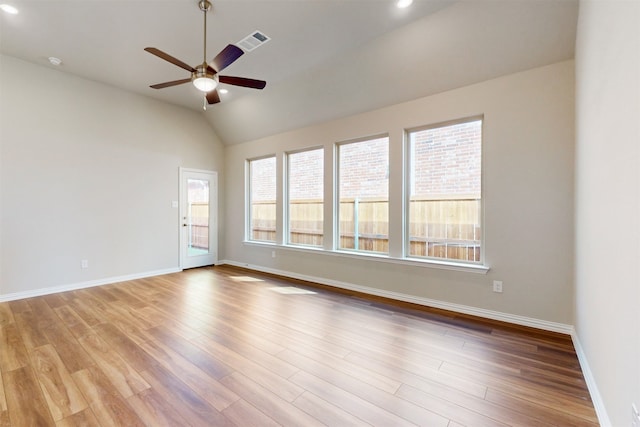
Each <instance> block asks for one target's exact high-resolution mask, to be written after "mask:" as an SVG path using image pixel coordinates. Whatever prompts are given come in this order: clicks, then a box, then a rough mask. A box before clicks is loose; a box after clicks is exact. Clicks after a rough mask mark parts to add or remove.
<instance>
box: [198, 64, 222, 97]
mask: <svg viewBox="0 0 640 427" xmlns="http://www.w3.org/2000/svg"><path fill="white" fill-rule="evenodd" d="M191 83H193V85H194V86H195V87H196V89H198V90H199V91H202V92H211V91H212V90H214V89H215V88H216V87H217V86H218V75H217V74H213V73H211V72H209V71H208V70H207V64H206V63H205V64H202V65H198V66H197V67H196V71H194V72H193V73H191Z"/></svg>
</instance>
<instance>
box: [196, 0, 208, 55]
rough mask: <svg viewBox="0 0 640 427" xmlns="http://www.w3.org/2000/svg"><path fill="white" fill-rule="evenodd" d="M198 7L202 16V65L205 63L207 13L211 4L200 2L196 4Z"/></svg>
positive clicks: (204, 1)
mask: <svg viewBox="0 0 640 427" xmlns="http://www.w3.org/2000/svg"><path fill="white" fill-rule="evenodd" d="M198 7H199V8H200V10H201V11H202V13H203V14H204V43H203V46H204V48H203V52H204V53H203V55H202V58H203V60H202V61H203V64H206V63H207V12H209V11H210V10H211V2H210V1H209V0H200V1H199V2H198Z"/></svg>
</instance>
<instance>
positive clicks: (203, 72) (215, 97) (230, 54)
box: [144, 0, 267, 110]
mask: <svg viewBox="0 0 640 427" xmlns="http://www.w3.org/2000/svg"><path fill="white" fill-rule="evenodd" d="M198 7H199V8H200V10H201V11H202V12H203V13H204V60H203V62H202V64H200V65H196V66H195V67H192V66H190V65H189V64H186V63H184V62H182V61H180V60H179V59H177V58H174V57H173V56H171V55H169V54H168V53H165V52H163V51H161V50H160V49H156V48H155V47H146V48H144V50H146V51H147V52H149V53H150V54H152V55H155V56H157V57H158V58H162V59H164V60H165V61H168V62H171V63H172V64H174V65H177V66H178V67H180V68H183V69H185V70H187V71H189V72H191V77H189V78H187V79H181V80H174V81H171V82H165V83H158V84H155V85H151V86H150V87H151V88H153V89H163V88H165V87H170V86H177V85H181V84H184V83H189V82H191V83H192V84H193V85H194V86H195V87H196V88H197V89H198V90H200V91H202V92H204V94H205V98H206V103H208V104H217V103H218V102H220V95H219V94H218V91H217V89H216V87H217V86H218V83H225V84H230V85H235V86H242V87H249V88H253V89H264V87H265V86H266V85H267V82H265V81H263V80H255V79H248V78H246V77H233V76H221V75H219V74H218V73H219V72H220V71H222V70H224V69H225V68H227V67H228V66H229V65H231V64H232V63H234V62H235V61H236V60H237V59H238V58H240V57H241V56H242V55H243V54H244V51H243V50H242V49H240V48H239V47H238V46H235V45H232V44H229V45H227V47H225V48H224V49H222V51H221V52H220V53H218V55H216V57H215V58H213V60H212V61H211V62H210V63H207V12H208V11H209V10H210V9H211V2H209V0H200V1H199V2H198ZM206 103H205V104H204V106H203V108H204V109H205V110H206V106H207V104H206Z"/></svg>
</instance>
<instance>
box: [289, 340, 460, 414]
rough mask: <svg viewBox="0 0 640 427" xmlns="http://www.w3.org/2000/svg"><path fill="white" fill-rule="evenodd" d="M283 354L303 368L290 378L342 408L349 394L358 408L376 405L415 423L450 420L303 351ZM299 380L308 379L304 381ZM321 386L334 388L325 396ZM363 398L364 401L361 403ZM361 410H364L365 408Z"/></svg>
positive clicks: (326, 388) (325, 390) (328, 388)
mask: <svg viewBox="0 0 640 427" xmlns="http://www.w3.org/2000/svg"><path fill="white" fill-rule="evenodd" d="M280 356H281V357H282V358H283V359H285V360H288V361H289V362H290V363H293V364H295V365H297V366H298V367H299V368H300V373H301V375H300V376H298V375H297V374H296V375H295V376H293V377H292V378H291V381H293V382H295V383H296V384H298V385H299V386H301V387H303V388H305V389H306V390H310V391H312V390H311V389H310V388H309V387H310V385H312V386H314V387H315V390H316V391H315V392H314V393H315V394H316V395H318V396H320V397H322V398H323V399H324V400H327V401H329V402H331V403H333V404H334V405H337V406H339V407H342V406H340V405H341V404H342V401H341V399H342V398H344V397H345V396H346V397H347V400H349V399H351V400H352V401H354V402H357V407H359V408H362V407H366V406H369V405H374V406H376V407H377V408H378V409H379V410H381V411H383V412H382V413H383V414H391V415H392V416H395V417H397V418H400V419H403V420H406V421H407V422H411V423H413V424H415V425H430V426H441V425H446V423H447V421H448V420H447V419H445V418H444V417H442V416H439V415H437V414H435V413H433V412H430V411H427V410H425V409H423V408H422V407H420V406H418V405H415V404H413V403H411V402H407V401H406V400H403V399H400V398H398V397H397V396H395V395H394V394H393V393H389V392H386V391H384V390H380V389H379V388H377V387H375V386H373V385H371V384H369V383H367V382H365V381H362V380H361V379H358V378H355V377H352V376H350V375H348V374H346V373H345V372H343V371H340V370H337V369H334V368H333V367H332V366H331V365H326V364H323V363H320V362H319V361H317V360H314V359H311V358H309V357H307V356H304V355H302V354H300V353H297V352H292V351H289V350H286V351H283V352H282V353H280ZM313 380H315V382H314V381H313ZM300 381H306V382H303V383H302V384H301V383H300ZM322 387H324V391H323V392H328V390H333V392H332V393H329V394H326V395H322V394H320V393H321V392H320V391H318V389H319V388H322ZM395 391H396V390H394V392H395ZM312 392H313V391H312ZM362 401H364V402H365V403H361V402H362ZM362 410H363V411H364V409H362ZM356 415H357V414H356ZM382 419H384V417H383V418H382Z"/></svg>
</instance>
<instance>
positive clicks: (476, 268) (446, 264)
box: [243, 240, 490, 274]
mask: <svg viewBox="0 0 640 427" xmlns="http://www.w3.org/2000/svg"><path fill="white" fill-rule="evenodd" d="M243 243H244V244H245V245H249V246H256V247H269V248H271V249H274V248H277V249H279V250H286V251H291V252H303V253H304V252H306V253H312V254H316V255H326V256H339V257H343V258H354V259H360V260H375V261H378V262H387V263H390V264H399V265H410V266H414V267H425V268H436V269H440V270H452V271H464V272H467V273H476V274H487V272H488V271H489V269H490V267H489V266H487V265H483V264H472V263H463V262H452V261H445V260H436V259H430V258H429V259H427V258H424V259H423V258H394V257H390V256H389V255H384V254H376V253H365V252H351V251H340V250H333V251H330V250H326V249H323V248H315V247H311V246H309V247H305V246H292V245H279V244H277V243H275V242H260V241H254V240H251V241H249V240H245V241H244V242H243Z"/></svg>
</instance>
